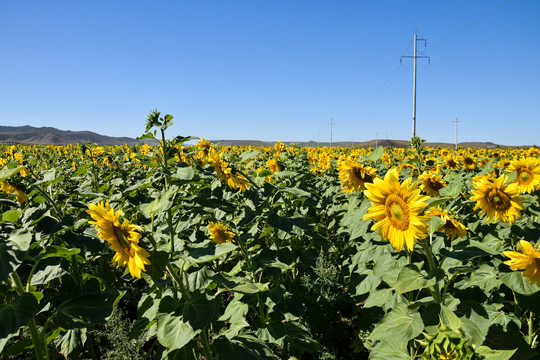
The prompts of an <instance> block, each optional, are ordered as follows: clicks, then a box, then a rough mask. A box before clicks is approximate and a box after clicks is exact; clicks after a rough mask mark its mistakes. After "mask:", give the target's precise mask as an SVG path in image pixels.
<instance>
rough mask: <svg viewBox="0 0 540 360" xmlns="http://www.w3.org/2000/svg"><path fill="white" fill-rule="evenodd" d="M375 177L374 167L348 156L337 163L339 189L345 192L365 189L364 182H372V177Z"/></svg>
mask: <svg viewBox="0 0 540 360" xmlns="http://www.w3.org/2000/svg"><path fill="white" fill-rule="evenodd" d="M376 177H377V170H376V169H374V168H372V167H371V166H364V165H361V164H359V163H357V162H355V161H353V160H352V159H350V158H348V159H346V160H344V161H342V162H341V163H340V164H339V178H340V179H341V189H342V190H343V191H344V192H346V193H350V192H353V191H363V190H365V189H366V187H365V184H366V183H373V179H375V178H376Z"/></svg>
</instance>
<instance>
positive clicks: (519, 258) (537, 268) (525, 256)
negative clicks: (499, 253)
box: [503, 240, 540, 286]
mask: <svg viewBox="0 0 540 360" xmlns="http://www.w3.org/2000/svg"><path fill="white" fill-rule="evenodd" d="M518 247H519V249H520V250H521V253H520V252H517V251H504V252H503V253H504V255H505V256H507V257H509V258H510V260H507V261H505V262H504V263H505V264H506V265H508V266H510V269H511V270H513V271H517V270H525V271H524V272H523V274H522V275H521V276H523V277H524V278H526V279H529V282H530V283H531V284H536V285H537V286H540V251H538V250H536V249H535V248H534V247H533V246H532V245H531V243H529V242H528V241H525V240H521V241H520V242H519V243H518Z"/></svg>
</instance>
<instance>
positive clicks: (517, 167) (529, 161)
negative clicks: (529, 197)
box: [506, 157, 540, 193]
mask: <svg viewBox="0 0 540 360" xmlns="http://www.w3.org/2000/svg"><path fill="white" fill-rule="evenodd" d="M506 171H507V172H515V173H516V179H515V180H514V183H515V184H516V186H517V188H518V191H519V192H520V193H531V192H533V191H534V190H536V189H537V188H538V187H539V185H540V160H538V159H536V158H533V157H526V158H522V159H518V160H514V161H512V162H510V166H508V168H507V169H506Z"/></svg>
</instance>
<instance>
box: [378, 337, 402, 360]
mask: <svg viewBox="0 0 540 360" xmlns="http://www.w3.org/2000/svg"><path fill="white" fill-rule="evenodd" d="M369 358H370V360H411V357H410V356H409V352H408V350H407V342H406V341H394V339H392V338H389V339H387V340H386V341H381V342H380V343H377V344H376V345H375V346H374V347H373V349H371V352H370V356H369Z"/></svg>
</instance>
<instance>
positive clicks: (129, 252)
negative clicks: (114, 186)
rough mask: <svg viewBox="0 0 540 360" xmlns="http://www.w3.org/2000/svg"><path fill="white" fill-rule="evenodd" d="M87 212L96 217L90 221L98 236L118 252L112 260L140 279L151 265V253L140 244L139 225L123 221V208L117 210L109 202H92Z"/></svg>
mask: <svg viewBox="0 0 540 360" xmlns="http://www.w3.org/2000/svg"><path fill="white" fill-rule="evenodd" d="M86 212H87V213H88V214H90V216H91V217H92V219H94V221H89V222H88V223H89V224H93V225H94V226H95V228H96V230H97V231H98V236H99V237H100V238H102V239H103V240H105V241H107V242H108V243H109V244H110V246H111V248H112V249H113V250H114V251H115V252H116V254H115V255H114V257H113V259H112V261H113V262H115V263H117V264H118V265H119V266H127V267H128V269H129V272H130V274H131V276H133V277H136V278H139V279H140V278H141V271H145V265H150V260H148V258H149V257H150V254H149V253H148V252H147V251H146V250H145V249H143V248H142V247H141V246H139V245H138V243H139V239H140V238H141V234H140V233H139V232H138V231H139V227H138V226H137V225H134V224H132V223H130V222H129V221H128V220H124V221H123V222H122V221H121V217H122V216H123V212H122V210H118V211H115V210H114V209H113V208H112V207H111V205H110V204H109V202H106V203H103V201H102V202H100V203H98V204H97V205H95V204H90V205H89V206H88V210H86Z"/></svg>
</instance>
